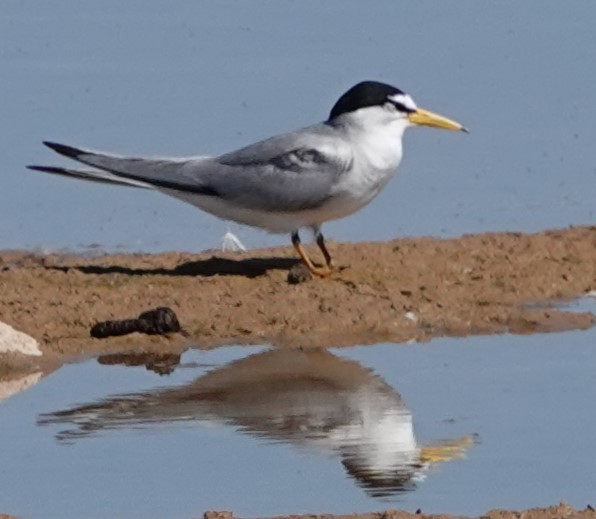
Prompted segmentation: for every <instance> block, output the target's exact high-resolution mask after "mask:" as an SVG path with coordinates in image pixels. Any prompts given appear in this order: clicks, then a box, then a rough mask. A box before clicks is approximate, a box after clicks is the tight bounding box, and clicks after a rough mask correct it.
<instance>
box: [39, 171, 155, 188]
mask: <svg viewBox="0 0 596 519" xmlns="http://www.w3.org/2000/svg"><path fill="white" fill-rule="evenodd" d="M27 168H28V169H31V170H33V171H42V172H43V173H51V174H52V175H60V176H63V177H68V178H78V179H81V180H89V181H91V182H98V183H100V184H112V185H118V186H129V187H140V188H143V189H151V188H152V187H151V186H149V185H147V184H144V183H142V182H137V181H135V180H129V179H124V178H119V177H117V176H115V175H112V174H110V173H108V172H106V171H101V170H94V169H70V168H60V167H55V166H35V165H30V166H27Z"/></svg>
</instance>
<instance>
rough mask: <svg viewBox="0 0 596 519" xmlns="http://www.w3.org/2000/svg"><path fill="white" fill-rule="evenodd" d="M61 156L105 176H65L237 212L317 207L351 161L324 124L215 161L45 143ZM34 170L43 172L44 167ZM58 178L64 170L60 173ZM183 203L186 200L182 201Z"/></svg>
mask: <svg viewBox="0 0 596 519" xmlns="http://www.w3.org/2000/svg"><path fill="white" fill-rule="evenodd" d="M44 144H46V146H48V147H50V148H51V149H53V150H54V151H56V152H58V153H59V154H61V155H64V156H66V157H69V158H72V159H74V160H77V161H79V162H82V163H83V164H87V165H89V166H92V167H95V168H98V169H100V170H103V171H106V172H108V173H109V174H110V176H108V177H105V176H103V178H102V177H100V176H99V175H93V174H91V175H90V174H89V173H90V171H85V172H84V173H81V172H80V171H79V170H73V171H78V174H77V175H72V173H69V172H67V173H66V174H70V176H75V177H78V178H85V177H87V179H89V180H90V179H91V178H89V177H91V176H93V177H94V178H93V179H94V180H98V181H102V180H104V181H105V180H109V179H111V180H113V181H112V183H118V182H117V180H118V179H120V180H122V182H121V183H123V184H134V185H146V186H147V187H154V188H156V189H160V190H164V191H166V192H168V193H169V194H172V195H174V196H176V193H180V194H185V195H204V196H209V197H218V198H221V199H223V200H225V201H227V202H230V203H233V204H235V205H237V206H239V207H244V208H247V209H255V210H261V211H263V210H266V211H280V212H292V211H298V210H304V209H310V208H316V207H318V206H320V205H321V204H322V203H323V202H324V201H325V200H327V199H328V198H329V197H330V196H331V194H332V188H333V186H334V185H335V182H336V180H337V179H338V177H340V176H341V175H342V174H344V173H345V172H346V171H348V170H349V168H350V166H351V163H352V162H351V161H352V155H351V150H350V148H349V146H348V145H347V143H346V142H345V141H344V140H343V139H342V138H341V137H339V136H338V135H336V134H334V130H333V129H332V128H330V127H327V126H326V125H324V124H321V125H316V126H313V127H311V128H307V129H305V130H300V131H297V132H294V133H288V134H285V135H280V136H277V137H272V138H270V139H267V140H265V141H261V142H258V143H256V144H253V145H251V146H248V147H246V148H243V149H241V150H238V151H235V152H232V153H229V154H226V155H222V156H220V157H217V158H210V157H194V158H184V159H170V158H168V159H159V158H155V159H153V158H130V157H121V156H117V155H110V154H106V153H98V152H95V151H91V150H84V149H79V148H74V147H72V146H66V145H63V144H57V143H53V142H44ZM34 169H38V170H42V171H48V169H49V168H47V167H44V166H42V167H39V166H38V167H34ZM62 171H63V174H64V172H65V171H66V170H62ZM185 198H186V197H185Z"/></svg>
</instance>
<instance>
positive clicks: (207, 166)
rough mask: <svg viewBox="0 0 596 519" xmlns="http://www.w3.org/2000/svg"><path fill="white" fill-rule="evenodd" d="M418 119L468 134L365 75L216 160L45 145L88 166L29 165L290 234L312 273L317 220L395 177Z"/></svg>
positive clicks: (323, 269) (323, 271) (329, 266)
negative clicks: (306, 116)
mask: <svg viewBox="0 0 596 519" xmlns="http://www.w3.org/2000/svg"><path fill="white" fill-rule="evenodd" d="M414 125H425V126H432V127H436V128H443V129H447V130H459V131H464V132H467V129H466V128H465V127H464V126H462V125H461V124H459V123H457V122H455V121H453V120H451V119H448V118H446V117H443V116H441V115H438V114H435V113H433V112H430V111H428V110H424V109H422V108H419V107H418V106H417V105H416V103H415V102H414V100H413V99H412V97H411V96H410V95H408V94H406V93H405V92H403V91H402V90H400V89H399V88H396V87H394V86H391V85H388V84H385V83H380V82H378V81H363V82H361V83H358V84H357V85H355V86H353V87H352V88H350V89H349V90H348V91H347V92H345V93H344V94H343V95H342V96H341V97H340V98H339V99H338V100H337V102H336V103H335V105H334V106H333V108H332V109H331V112H330V114H329V118H328V119H327V120H326V121H323V122H321V123H318V124H314V125H312V126H308V127H306V128H303V129H300V130H296V131H293V132H289V133H285V134H281V135H277V136H274V137H271V138H269V139H266V140H263V141H260V142H257V143H255V144H252V145H249V146H247V147H245V148H241V149H239V150H237V151H233V152H231V153H227V154H224V155H220V156H193V157H187V158H157V157H155V158H153V157H126V156H120V155H114V154H108V153H102V152H98V151H93V150H88V149H82V148H75V147H72V146H66V145H64V144H58V143H55V142H48V141H44V144H45V145H46V146H48V147H49V148H51V149H53V150H54V151H56V152H57V153H59V154H61V155H64V156H66V157H68V158H71V159H74V160H76V161H78V162H80V163H83V164H85V165H87V166H91V167H92V168H93V169H69V168H63V167H51V166H27V167H28V168H29V169H33V170H36V171H43V172H46V173H53V174H57V175H65V176H68V177H71V178H78V179H84V180H91V181H95V182H103V183H108V184H117V185H125V186H133V187H140V188H150V189H156V190H158V191H161V192H162V193H165V194H167V195H170V196H173V197H175V198H178V199H180V200H183V201H184V202H187V203H189V204H192V205H194V206H196V207H198V208H200V209H202V210H203V211H206V212H208V213H211V214H213V215H215V216H217V217H219V218H222V219H225V220H232V221H234V222H238V223H241V224H245V225H249V226H253V227H259V228H262V229H265V230H268V231H270V232H273V233H289V234H290V235H291V239H292V244H293V246H294V248H295V249H296V252H297V253H298V255H299V256H300V258H301V259H302V261H303V262H304V264H305V265H306V267H307V268H308V269H309V270H310V272H311V273H312V274H314V275H317V276H321V277H323V276H327V275H329V274H330V273H332V272H335V271H337V270H338V269H337V267H335V265H334V263H333V261H332V259H331V255H330V254H329V251H328V250H327V247H326V245H325V239H324V237H323V234H322V232H321V226H322V224H323V223H324V222H327V221H330V220H335V219H338V218H343V217H345V216H348V215H350V214H352V213H354V212H356V211H358V210H359V209H362V208H363V207H364V206H365V205H367V204H368V203H369V202H370V201H371V200H372V199H373V198H374V197H375V196H376V195H377V194H378V193H379V192H380V191H381V190H382V189H383V188H384V187H385V186H386V185H387V182H388V181H389V180H390V179H391V177H393V175H394V173H395V171H396V170H397V167H398V166H399V163H400V161H401V158H402V137H403V133H404V131H405V130H406V128H408V127H410V126H414ZM302 228H310V229H311V230H312V231H313V233H314V236H315V241H316V243H317V245H318V247H319V248H320V249H321V252H322V254H323V257H324V258H325V265H324V266H317V265H315V263H313V261H312V260H311V259H310V257H309V256H308V254H307V253H306V251H305V249H304V247H303V246H302V243H301V241H300V236H299V234H298V232H299V230H300V229H302Z"/></svg>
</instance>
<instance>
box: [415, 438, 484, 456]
mask: <svg viewBox="0 0 596 519" xmlns="http://www.w3.org/2000/svg"><path fill="white" fill-rule="evenodd" d="M472 443H474V439H473V438H472V437H471V436H464V437H462V438H458V439H457V440H453V441H450V442H449V443H444V444H442V445H435V446H432V447H423V448H422V449H421V450H420V460H421V461H422V462H423V463H441V462H442V461H450V460H455V459H461V458H463V457H465V455H466V450H467V448H468V447H469V446H470V445H472Z"/></svg>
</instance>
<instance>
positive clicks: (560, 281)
mask: <svg viewBox="0 0 596 519" xmlns="http://www.w3.org/2000/svg"><path fill="white" fill-rule="evenodd" d="M329 248H330V250H331V253H332V255H333V256H334V257H335V258H336V260H337V261H338V262H339V263H341V264H348V265H349V267H348V268H346V269H344V270H343V271H341V272H340V273H337V274H335V275H333V276H332V277H330V278H327V279H311V280H307V281H305V282H303V283H299V284H291V283H289V282H288V274H289V272H290V271H291V270H292V269H293V268H294V267H295V265H296V264H297V263H298V262H297V260H296V258H295V257H294V255H293V251H292V249H291V247H283V248H276V249H263V250H256V251H250V252H246V253H240V254H236V253H234V254H231V253H226V254H224V253H220V252H214V253H204V254H189V253H180V252H172V253H164V254H153V255H150V254H118V255H95V256H89V255H75V254H45V255H42V254H34V253H31V252H27V251H3V252H0V291H1V293H2V297H1V298H0V320H2V321H4V322H6V323H8V324H10V325H12V326H14V327H15V328H17V329H19V330H21V331H24V332H26V333H28V334H29V335H31V336H33V337H35V338H36V339H37V340H38V341H39V342H40V347H41V349H42V351H43V352H44V357H43V359H42V360H41V361H39V360H38V359H37V358H36V359H33V360H25V361H24V360H21V359H18V358H15V357H14V356H12V357H7V356H5V357H4V358H3V359H0V379H2V380H5V381H9V382H10V379H11V377H12V376H14V373H16V372H17V371H20V370H21V369H22V370H27V368H28V367H29V365H31V364H35V363H38V362H41V363H42V364H43V363H44V362H45V363H47V362H50V363H53V364H54V366H58V365H60V364H61V363H63V362H65V361H67V360H69V359H72V358H81V357H86V356H92V355H98V354H104V355H105V354H117V353H124V352H127V353H130V352H133V353H136V354H143V353H152V352H153V353H156V352H159V353H160V354H161V355H166V356H167V355H168V354H174V355H175V354H176V353H179V352H181V351H183V350H184V349H185V348H187V347H189V346H194V347H199V348H211V347H215V346H217V345H221V344H226V343H241V344H261V343H273V344H275V345H277V346H278V347H300V346H302V347H315V348H323V347H327V346H341V345H346V346H347V345H353V344H365V343H371V344H372V343H376V342H379V341H389V342H396V343H397V342H405V341H410V340H417V341H424V340H428V339H430V338H432V337H437V336H466V335H470V334H494V333H504V332H510V333H535V332H556V331H561V330H568V329H580V328H587V327H590V326H592V325H594V324H595V322H596V320H595V317H594V316H593V315H592V314H590V313H573V312H567V311H564V310H561V309H559V308H558V307H557V306H556V305H557V304H558V303H560V302H564V301H567V300H572V299H574V298H578V297H581V296H584V295H586V294H588V293H592V292H593V291H594V290H595V289H596V227H594V226H592V227H577V228H570V229H563V230H553V231H546V232H541V233H536V234H521V233H494V234H482V235H470V236H463V237H461V238H457V239H447V240H441V239H436V238H417V239H398V240H393V241H390V242H384V243H333V242H331V243H330V245H329ZM312 250H313V252H316V251H315V250H314V247H313V249H312ZM160 306H169V307H171V308H172V309H173V310H174V311H175V312H176V313H177V315H178V318H179V320H180V323H181V324H182V326H183V328H184V330H185V332H186V335H185V334H181V333H174V334H170V335H168V336H147V335H141V334H138V333H133V334H131V335H127V336H125V337H117V338H108V339H94V338H92V337H90V334H89V330H90V328H91V326H92V325H94V324H95V323H96V322H98V321H103V320H107V319H125V318H130V317H135V316H137V315H138V314H140V313H141V312H144V311H146V310H149V309H151V308H155V307H160ZM106 358H107V359H109V361H110V362H112V361H114V362H118V361H119V360H118V359H119V357H118V356H116V357H106ZM114 358H115V359H116V360H113V359H114ZM48 359H49V361H48ZM46 370H47V368H46ZM200 512H202V511H197V513H200ZM446 512H448V511H446ZM4 517H8V516H3V515H0V519H2V518H4ZM206 517H207V518H208V519H216V518H219V517H222V518H224V517H226V518H230V517H232V515H231V514H230V513H227V512H225V513H215V512H208V513H206ZM291 517H299V516H291ZM309 517H317V518H319V517H320V518H332V517H333V518H340V517H342V518H343V517H351V518H355V517H356V518H359V519H360V518H362V519H381V518H389V517H395V518H399V519H413V518H414V517H416V518H424V517H434V518H443V517H444V518H450V517H452V516H446V515H445V516H444V515H440V516H438V515H436V516H425V515H423V514H410V513H406V512H397V511H387V512H384V513H374V514H362V515H350V516H329V515H320V516H309ZM483 517H489V518H491V519H509V518H515V519H521V518H522V517H523V518H524V519H550V518H555V517H557V518H559V517H566V518H575V517H578V518H580V517H581V518H594V517H596V514H595V513H594V510H593V509H589V508H588V509H586V510H583V511H576V510H573V509H571V508H569V507H568V506H567V505H558V506H553V507H551V508H547V509H532V510H526V511H523V512H508V511H502V510H493V511H490V512H487V513H486V514H485V516H483Z"/></svg>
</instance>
